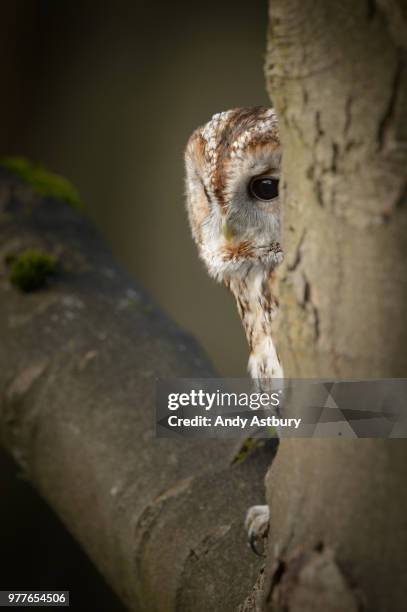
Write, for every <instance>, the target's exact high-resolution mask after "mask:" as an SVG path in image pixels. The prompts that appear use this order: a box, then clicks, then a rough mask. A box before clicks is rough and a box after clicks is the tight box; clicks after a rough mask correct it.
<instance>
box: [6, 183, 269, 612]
mask: <svg viewBox="0 0 407 612" xmlns="http://www.w3.org/2000/svg"><path fill="white" fill-rule="evenodd" d="M33 249H35V250H36V252H37V253H38V252H40V251H41V253H42V254H43V255H46V256H47V257H50V256H52V257H56V258H57V259H58V267H57V270H56V271H55V272H56V274H55V275H54V276H52V277H50V279H49V283H48V286H46V287H43V288H42V289H41V290H38V291H35V292H31V293H24V292H22V291H20V290H19V289H18V288H16V287H15V286H13V285H12V284H11V283H10V278H11V277H12V274H14V272H13V270H14V268H13V261H14V262H15V261H20V262H21V261H22V260H21V259H18V258H21V257H22V256H23V255H24V254H26V253H27V252H28V253H32V251H33ZM26 273H27V270H26ZM31 273H33V270H31ZM163 274H165V265H164V266H163ZM13 278H14V282H15V283H17V285H19V283H20V284H21V283H23V276H22V270H21V269H20V277H19V279H18V278H16V277H15V275H14V277H13ZM27 280H28V279H27V277H26V278H25V281H24V283H27ZM36 280H37V281H38V280H41V279H38V277H37V278H36ZM17 281H18V282H17ZM32 281H33V278H31V282H32ZM24 283H23V284H24ZM19 286H20V285H19ZM0 339H1V347H0V348H1V350H0V441H1V443H2V445H3V446H4V447H5V448H6V449H7V450H8V452H9V453H10V454H11V455H12V456H13V457H14V458H15V460H16V461H17V462H18V464H19V466H20V467H21V469H22V471H23V474H24V476H25V477H26V478H27V479H28V480H29V481H30V482H31V483H32V484H33V485H34V486H35V488H36V489H37V490H38V491H39V493H40V494H41V495H42V496H43V497H44V498H45V500H46V501H48V503H49V504H50V505H51V507H52V508H53V509H54V510H55V512H56V513H57V514H58V516H59V517H60V518H61V519H62V521H63V522H64V523H65V525H66V526H67V528H68V529H69V530H70V531H71V533H72V534H73V535H74V536H75V537H76V538H77V540H78V541H79V543H80V544H81V545H82V547H83V548H84V549H85V551H86V552H87V553H88V554H89V556H90V558H91V559H92V560H93V562H94V563H95V565H96V566H97V567H98V568H99V570H100V571H101V572H102V574H103V575H104V576H105V578H106V579H107V581H108V583H109V584H110V585H111V586H112V588H113V589H114V590H115V591H116V592H117V593H118V595H119V596H120V597H121V599H122V601H123V602H124V604H125V605H126V606H127V608H128V609H130V610H137V611H148V612H154V611H161V610H165V611H166V612H167V611H168V612H169V611H171V610H177V612H178V611H179V612H182V611H185V612H190V611H191V610H194V611H201V610H202V611H203V610H205V611H206V610H208V611H209V610H216V609H218V610H225V611H227V610H233V609H234V607H235V606H236V605H237V604H238V602H239V601H241V600H242V598H243V597H244V594H245V593H246V592H247V590H248V589H249V588H250V585H251V584H252V583H253V581H254V579H255V576H256V574H257V571H258V569H259V562H258V559H256V557H254V555H253V554H252V553H251V551H250V550H249V548H248V546H247V544H246V540H245V536H244V531H243V519H244V513H245V510H246V508H247V506H249V505H250V504H251V503H253V501H258V500H260V499H261V497H262V488H263V487H262V475H263V474H264V473H265V471H266V467H267V464H268V462H269V461H270V453H269V452H268V451H267V449H265V448H263V449H261V448H259V449H257V451H255V452H254V453H253V455H251V456H248V457H247V458H246V460H245V461H241V462H239V463H236V464H234V463H233V459H234V456H235V453H236V452H237V450H238V445H237V441H236V440H228V441H222V442H221V441H218V440H207V439H205V440H196V439H181V438H180V439H175V440H174V439H164V438H156V437H155V418H154V402H155V380H156V378H157V377H162V378H176V377H196V378H202V377H206V376H213V375H214V374H213V370H212V368H211V366H210V364H209V363H208V360H207V358H206V357H205V355H203V354H202V351H201V350H200V349H199V347H197V345H196V343H195V342H194V341H193V340H192V339H191V338H190V337H189V336H187V335H186V334H185V333H183V332H181V331H180V330H179V329H178V328H177V327H176V325H175V324H174V323H173V322H171V321H170V320H169V319H168V318H166V317H165V316H164V315H163V314H162V313H161V312H160V311H159V309H158V308H157V307H156V306H155V305H154V304H152V303H151V301H150V300H149V299H148V298H147V297H146V296H145V295H144V294H143V292H142V291H141V290H140V288H139V287H137V286H136V285H135V283H134V281H133V280H132V279H130V278H129V277H128V276H127V275H126V274H125V273H124V272H123V271H122V270H121V269H120V267H119V266H117V264H116V263H115V262H114V260H113V258H112V256H111V254H110V253H109V251H108V250H107V249H106V247H105V246H104V244H103V242H102V241H101V240H100V238H99V237H98V236H97V234H96V232H95V231H94V230H93V228H92V227H91V226H90V224H89V223H88V222H87V221H86V219H84V218H83V217H81V215H79V214H78V213H77V212H76V211H75V210H73V209H72V208H71V207H69V206H67V205H64V204H62V203H61V202H57V201H55V200H52V199H49V198H47V199H44V198H41V197H39V196H36V195H35V194H34V193H33V192H32V190H31V189H30V187H28V186H25V185H23V184H21V183H20V182H18V181H16V180H14V179H11V178H10V177H9V176H8V175H6V174H5V173H4V172H2V171H0ZM232 463H233V465H232ZM28 511H29V510H27V512H28ZM3 528H6V527H5V526H4V525H3ZM71 598H72V600H76V602H77V605H78V606H79V607H80V602H78V594H75V593H74V592H73V593H71ZM77 609H79V608H77Z"/></svg>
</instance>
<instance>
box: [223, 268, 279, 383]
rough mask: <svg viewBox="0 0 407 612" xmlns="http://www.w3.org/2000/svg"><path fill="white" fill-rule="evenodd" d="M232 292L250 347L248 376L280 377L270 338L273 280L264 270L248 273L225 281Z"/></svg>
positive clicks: (273, 314)
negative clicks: (227, 281)
mask: <svg viewBox="0 0 407 612" xmlns="http://www.w3.org/2000/svg"><path fill="white" fill-rule="evenodd" d="M228 286H229V289H230V290H231V292H232V293H233V294H234V296H235V299H236V304H237V309H238V312H239V316H240V318H241V321H242V324H243V328H244V330H245V333H246V338H247V342H248V345H249V349H250V357H249V364H248V370H249V373H250V375H251V377H252V378H256V379H264V378H282V377H283V372H282V368H281V364H280V361H279V358H278V355H277V351H276V348H275V346H274V342H273V338H272V326H273V320H274V319H275V316H276V314H277V308H278V305H277V300H276V298H275V297H274V295H273V292H272V288H273V279H272V277H271V276H270V275H269V274H265V273H264V271H254V272H249V273H248V274H246V275H245V276H242V277H240V278H239V277H238V278H233V279H232V280H231V281H230V283H229V284H228Z"/></svg>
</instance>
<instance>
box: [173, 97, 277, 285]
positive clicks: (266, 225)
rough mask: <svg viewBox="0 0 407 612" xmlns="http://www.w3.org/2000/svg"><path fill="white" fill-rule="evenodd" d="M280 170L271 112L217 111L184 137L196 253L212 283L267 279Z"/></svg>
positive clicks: (273, 245) (259, 109)
mask: <svg viewBox="0 0 407 612" xmlns="http://www.w3.org/2000/svg"><path fill="white" fill-rule="evenodd" d="M280 164H281V147H280V139H279V134H278V126H277V117H276V115H275V112H274V110H273V109H271V108H264V107H256V108H249V109H241V108H239V109H235V110H230V111H226V112H223V113H218V114H216V115H214V116H213V117H212V119H211V120H210V121H209V122H208V123H207V124H206V125H204V126H203V127H201V128H198V129H197V130H196V131H195V132H194V133H193V134H192V136H191V138H190V139H189V141H188V145H187V148H186V152H185V165H186V195H187V211H188V217H189V222H190V226H191V230H192V235H193V237H194V240H195V242H196V244H197V246H198V250H199V254H200V256H201V258H202V259H203V261H204V262H205V264H206V266H207V268H208V270H209V273H210V274H211V276H213V277H214V278H216V279H217V280H221V281H224V282H225V283H228V282H229V280H230V279H231V278H232V277H233V276H236V275H242V276H244V275H246V274H247V273H248V272H249V271H251V270H254V271H259V272H265V273H268V272H270V271H271V270H272V269H273V268H274V267H275V266H276V265H277V264H278V263H280V261H281V259H282V250H281V247H280V243H279V236H280V203H279V196H278V185H279V177H280Z"/></svg>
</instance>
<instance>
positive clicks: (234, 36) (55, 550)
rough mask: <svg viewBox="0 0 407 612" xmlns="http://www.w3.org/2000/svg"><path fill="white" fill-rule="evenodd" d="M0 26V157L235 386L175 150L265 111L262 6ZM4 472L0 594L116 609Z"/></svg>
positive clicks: (59, 17)
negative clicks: (34, 180)
mask: <svg viewBox="0 0 407 612" xmlns="http://www.w3.org/2000/svg"><path fill="white" fill-rule="evenodd" d="M0 15H1V16H0V66H1V75H2V87H1V96H0V155H23V156H26V157H28V158H30V159H32V160H34V161H38V162H42V163H45V164H46V165H47V166H48V167H49V168H50V169H51V170H54V171H56V172H59V173H61V174H63V175H65V176H66V177H67V178H69V179H70V180H71V181H72V182H73V183H74V184H75V186H76V187H77V188H78V189H79V192H80V193H81V195H82V198H83V200H84V202H85V207H86V210H87V212H88V214H89V216H90V217H91V219H92V220H93V221H94V223H95V224H96V225H97V226H98V227H99V229H100V231H101V232H102V234H103V235H104V236H105V238H106V240H107V241H108V243H109V244H110V245H111V247H112V250H113V252H114V254H115V255H116V257H117V258H118V259H119V260H120V261H121V262H122V264H123V265H124V266H125V267H126V268H127V269H128V270H130V272H131V273H133V275H134V276H135V277H137V279H138V280H139V281H140V282H141V283H142V284H143V285H144V287H145V288H146V289H147V290H148V291H149V292H150V293H151V294H152V295H153V297H154V298H155V299H156V300H157V301H158V302H159V304H160V305H161V306H162V308H163V309H164V310H166V311H167V312H168V313H169V314H170V315H171V316H172V317H173V318H174V319H175V320H176V321H178V322H179V323H180V324H181V326H183V327H184V328H186V329H188V330H190V331H191V332H192V333H193V334H194V335H195V336H196V337H198V339H199V340H200V342H201V343H202V344H203V346H204V347H205V348H206V350H207V351H208V353H209V355H210V356H211V358H212V360H213V361H214V363H215V365H216V367H217V368H218V371H219V372H220V373H221V374H223V375H228V376H242V375H244V373H245V369H246V362H247V348H246V345H245V340H244V335H243V332H242V330H241V327H240V322H239V320H238V317H237V313H236V308H235V306H234V304H233V300H232V298H231V297H230V296H229V295H228V294H227V293H226V291H225V290H223V288H221V287H219V286H217V285H216V284H215V283H214V282H213V281H211V280H209V278H208V277H207V274H206V272H205V270H204V269H203V266H202V264H200V262H199V261H198V258H197V255H196V250H195V246H194V245H193V243H192V240H191V238H190V234H189V229H188V226H187V222H186V215H185V211H184V196H183V191H184V185H183V149H184V146H185V143H186V140H187V139H188V136H189V134H190V133H191V132H192V130H193V129H194V128H195V127H197V126H198V125H200V124H202V123H204V122H206V121H207V120H208V119H209V118H210V117H211V115H212V114H214V113H215V112H219V111H221V110H226V109H228V108H233V107H237V106H254V105H258V104H266V105H267V104H268V98H267V95H266V92H265V90H264V82H263V72H262V66H263V56H264V45H265V35H266V21H267V7H266V1H265V0H262V1H261V2H253V3H250V4H249V3H247V2H245V1H244V0H226V1H224V2H216V1H214V0H209V1H205V2H186V1H178V2H172V3H171V2H166V1H164V0H155V2H151V1H150V2H147V1H142V0H134V1H132V2H130V1H123V0H121V1H115V2H113V1H110V2H103V1H101V2H98V1H96V0H93V1H90V0H84V1H83V0H82V1H78V0H76V1H74V0H58V1H55V0H48V1H45V0H41V1H40V0H13V2H2V6H1V13H0ZM0 342H1V339H0ZM16 473H17V471H16V469H15V467H14V466H13V465H12V464H11V462H10V461H9V460H8V459H7V458H5V457H0V497H1V506H0V521H1V527H0V545H1V551H2V568H1V581H0V582H1V584H0V588H1V589H8V588H12V589H14V588H19V589H22V588H26V589H27V588H31V589H39V588H48V589H51V588H59V589H70V590H71V600H72V603H71V608H72V609H76V610H100V611H102V610H111V611H113V610H120V609H121V606H120V604H119V603H118V602H117V600H116V599H115V598H114V596H113V595H112V594H110V591H109V590H108V589H107V587H106V586H105V585H104V583H103V581H102V580H101V579H100V578H99V576H98V574H97V573H96V572H95V571H94V570H93V568H92V566H91V564H90V562H89V561H88V560H87V559H86V557H85V556H84V555H83V554H82V552H81V551H80V550H79V548H78V547H77V545H76V544H75V543H74V542H73V540H72V539H71V537H70V536H69V534H67V533H66V532H65V530H64V529H62V528H61V526H60V524H59V522H58V520H57V519H56V517H54V515H53V514H52V512H51V511H50V510H49V509H48V508H47V507H46V506H45V504H44V503H43V502H42V501H41V500H40V499H39V498H38V497H37V496H36V495H35V493H34V492H32V491H31V489H30V487H29V486H28V485H27V484H26V483H24V481H21V480H18V479H16Z"/></svg>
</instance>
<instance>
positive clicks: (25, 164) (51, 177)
mask: <svg viewBox="0 0 407 612" xmlns="http://www.w3.org/2000/svg"><path fill="white" fill-rule="evenodd" d="M0 166H3V168H6V169H7V170H9V171H10V172H12V173H13V174H16V175H17V176H19V177H20V178H21V179H23V180H24V181H26V182H27V183H29V184H30V185H31V186H32V188H33V189H34V191H35V192H36V193H39V194H40V195H42V196H44V197H51V198H56V199H58V200H62V201H63V202H66V203H67V204H69V205H70V206H73V207H74V208H77V209H79V210H83V208H84V207H83V203H82V200H81V197H80V195H79V193H78V191H77V190H76V189H75V187H74V186H73V185H72V183H70V182H69V181H68V180H67V179H66V178H64V177H63V176H60V175H59V174H54V173H53V172H50V171H49V170H47V169H46V168H45V167H44V166H42V165H40V164H34V163H32V162H30V161H29V160H27V159H25V158H24V157H2V158H0Z"/></svg>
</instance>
